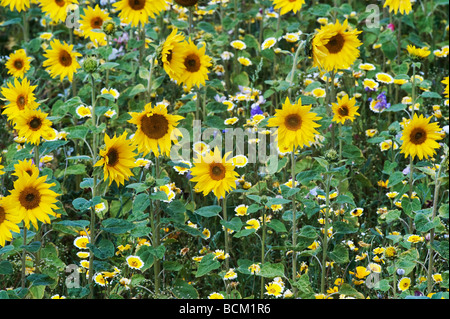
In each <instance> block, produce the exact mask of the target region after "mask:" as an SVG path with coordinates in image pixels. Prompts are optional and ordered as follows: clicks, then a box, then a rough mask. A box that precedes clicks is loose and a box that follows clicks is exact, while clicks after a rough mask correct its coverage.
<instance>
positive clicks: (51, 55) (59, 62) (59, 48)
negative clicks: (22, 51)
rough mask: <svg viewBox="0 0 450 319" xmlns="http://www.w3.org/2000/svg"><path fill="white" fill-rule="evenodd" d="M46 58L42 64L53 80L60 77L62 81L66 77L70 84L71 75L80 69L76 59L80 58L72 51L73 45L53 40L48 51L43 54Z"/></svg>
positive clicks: (78, 54)
mask: <svg viewBox="0 0 450 319" xmlns="http://www.w3.org/2000/svg"><path fill="white" fill-rule="evenodd" d="M43 55H44V57H46V58H47V60H45V61H44V62H43V64H42V66H44V67H46V69H47V70H48V71H49V72H50V76H51V77H52V78H55V77H56V76H58V75H59V76H60V80H61V81H62V80H63V79H64V77H66V76H67V77H68V78H69V81H70V82H72V79H73V74H74V73H75V72H76V71H77V69H79V68H80V64H79V63H78V62H77V60H76V58H77V57H79V56H81V54H80V53H78V52H74V51H73V45H68V44H67V43H66V42H63V43H61V42H60V41H59V40H57V39H55V40H53V41H52V42H50V49H48V50H46V51H45V53H44V54H43Z"/></svg>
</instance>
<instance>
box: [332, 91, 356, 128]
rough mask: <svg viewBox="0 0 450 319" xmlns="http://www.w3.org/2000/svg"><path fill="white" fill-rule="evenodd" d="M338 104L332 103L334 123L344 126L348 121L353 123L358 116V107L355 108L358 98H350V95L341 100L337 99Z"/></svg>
mask: <svg viewBox="0 0 450 319" xmlns="http://www.w3.org/2000/svg"><path fill="white" fill-rule="evenodd" d="M337 100H338V102H337V103H332V109H333V114H334V116H333V122H336V123H341V124H344V123H345V121H346V120H350V121H351V122H353V120H354V119H355V116H358V115H359V113H358V112H357V110H358V108H359V107H358V106H355V103H356V98H354V97H353V98H351V99H349V98H348V95H347V94H346V95H345V96H343V97H342V99H341V98H339V97H338V98H337Z"/></svg>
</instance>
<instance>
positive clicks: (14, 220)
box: [0, 197, 22, 247]
mask: <svg viewBox="0 0 450 319" xmlns="http://www.w3.org/2000/svg"><path fill="white" fill-rule="evenodd" d="M5 203H6V200H5V197H0V247H3V246H5V242H7V241H11V240H12V238H13V236H12V233H11V232H14V233H20V228H19V226H17V224H18V223H20V222H21V220H22V219H21V218H20V215H19V213H18V211H17V210H16V209H14V208H12V209H11V207H9V208H7V207H6V205H5Z"/></svg>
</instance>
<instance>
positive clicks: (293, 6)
mask: <svg viewBox="0 0 450 319" xmlns="http://www.w3.org/2000/svg"><path fill="white" fill-rule="evenodd" d="M272 2H273V5H274V9H275V10H277V9H280V15H283V14H286V13H288V12H290V11H292V12H294V13H297V11H300V9H301V7H302V5H303V4H304V3H305V0H272Z"/></svg>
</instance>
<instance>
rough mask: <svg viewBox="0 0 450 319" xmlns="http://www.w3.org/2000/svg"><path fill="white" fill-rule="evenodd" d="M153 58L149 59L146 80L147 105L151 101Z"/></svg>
mask: <svg viewBox="0 0 450 319" xmlns="http://www.w3.org/2000/svg"><path fill="white" fill-rule="evenodd" d="M154 62H155V57H154V56H153V55H152V56H151V57H150V69H149V74H148V80H147V103H150V101H151V99H152V77H153V69H154Z"/></svg>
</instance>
